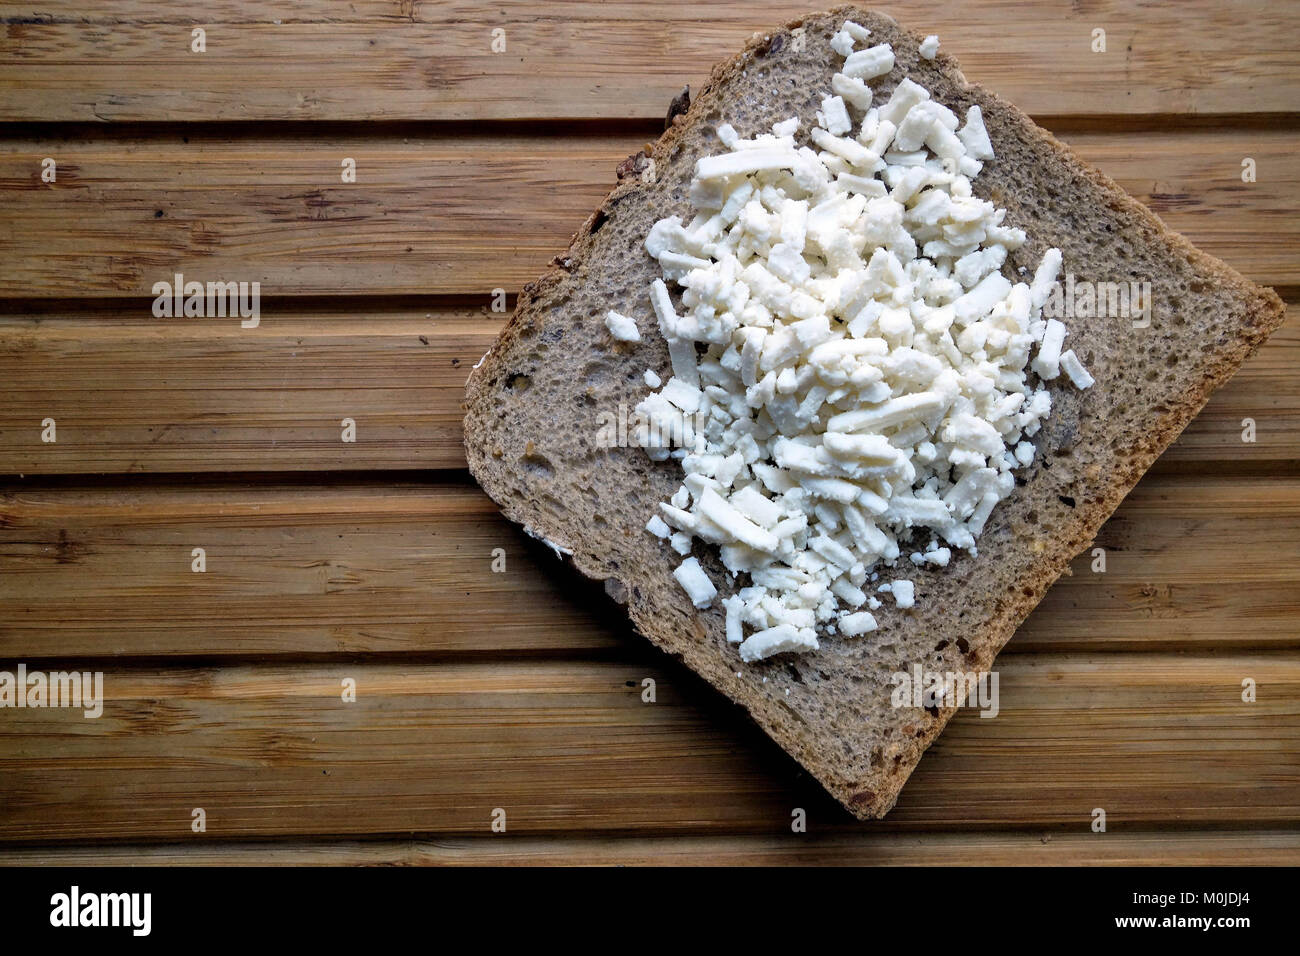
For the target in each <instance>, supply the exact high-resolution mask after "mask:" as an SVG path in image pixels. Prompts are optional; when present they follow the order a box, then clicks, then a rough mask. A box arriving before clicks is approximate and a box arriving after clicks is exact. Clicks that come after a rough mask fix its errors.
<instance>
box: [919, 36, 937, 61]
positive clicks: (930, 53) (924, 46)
mask: <svg viewBox="0 0 1300 956" xmlns="http://www.w3.org/2000/svg"><path fill="white" fill-rule="evenodd" d="M919 52H920V54H921V56H922V57H924V58H925V59H927V60H933V59H934V57H935V54H937V53H938V52H939V38H938V37H937V36H935V35H934V34H933V33H931V34H930V35H929V36H928V37H926V38H925V39H924V40H922V41H921V47H920V51H919Z"/></svg>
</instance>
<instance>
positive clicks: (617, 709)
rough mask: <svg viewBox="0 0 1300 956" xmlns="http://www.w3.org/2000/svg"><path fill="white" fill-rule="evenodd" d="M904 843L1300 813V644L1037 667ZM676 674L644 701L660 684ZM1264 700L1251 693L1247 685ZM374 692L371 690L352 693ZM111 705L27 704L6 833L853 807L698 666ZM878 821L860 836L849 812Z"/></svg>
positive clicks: (930, 770) (365, 668)
mask: <svg viewBox="0 0 1300 956" xmlns="http://www.w3.org/2000/svg"><path fill="white" fill-rule="evenodd" d="M999 671H1000V675H1001V695H1000V702H1001V713H1000V714H999V716H998V717H997V718H995V719H993V720H986V719H981V718H980V717H979V716H978V715H977V714H976V713H974V712H972V711H969V710H967V711H964V712H962V713H961V714H959V715H958V717H957V718H956V719H955V720H954V721H953V723H952V724H951V725H950V726H949V728H948V730H947V731H946V732H945V734H944V735H943V737H941V738H940V740H939V741H938V743H937V744H936V745H935V746H934V747H933V748H932V750H931V751H930V753H929V754H928V755H927V756H926V758H925V759H924V760H923V761H922V763H921V765H920V767H919V768H918V770H917V772H916V774H915V775H914V776H913V778H912V780H911V781H910V782H909V784H908V786H907V788H906V789H905V790H904V791H903V796H902V798H901V799H900V802H899V804H898V807H897V808H896V809H895V811H894V813H893V814H892V815H891V816H890V817H889V818H888V819H887V820H886V821H885V823H884V824H883V825H882V826H881V829H892V828H895V827H908V826H913V827H914V826H918V825H928V826H933V827H943V828H949V829H951V828H962V827H966V826H975V827H990V826H992V827H1002V828H1007V827H1013V826H1016V827H1036V826H1044V825H1058V826H1062V827H1063V828H1067V829H1068V828H1073V831H1074V832H1076V833H1083V834H1087V833H1089V832H1090V824H1091V820H1092V817H1091V814H1092V811H1093V810H1094V808H1097V807H1101V808H1103V809H1105V810H1106V813H1107V828H1108V830H1113V831H1122V830H1124V829H1126V828H1130V827H1142V826H1145V825H1150V824H1153V823H1157V822H1159V823H1173V822H1177V823H1178V824H1179V825H1181V826H1194V825H1197V824H1204V825H1207V826H1214V825H1224V824H1228V823H1229V822H1230V823H1232V824H1233V825H1240V824H1255V825H1258V826H1264V827H1267V826H1278V825H1284V824H1289V823H1294V822H1296V821H1297V820H1300V703H1298V702H1297V701H1298V700H1300V696H1298V695H1300V661H1297V660H1296V658H1295V656H1294V655H1264V656H1236V655H1213V656H1203V657H1197V656H1181V657H1180V656H1174V655H1167V654H1166V655H1146V654H1113V655H1101V656H1096V657H1087V656H1079V655H1074V656H1068V657H1067V656H1056V655H1034V656H1026V655H1014V656H1010V657H1007V658H1006V659H1004V660H1003V661H1002V662H1001V663H1000V667H999ZM646 677H651V678H653V679H655V680H656V682H657V683H656V686H657V702H656V703H643V702H642V699H641V681H642V680H643V679H644V678H646ZM1247 677H1251V678H1254V679H1255V680H1257V681H1258V683H1259V699H1258V701H1257V702H1255V703H1251V704H1246V703H1243V702H1242V701H1241V699H1240V695H1241V682H1242V680H1243V679H1244V678H1247ZM346 678H353V679H355V680H356V683H357V690H358V697H357V700H356V701H355V702H354V703H345V702H343V701H342V700H341V699H340V696H341V695H340V687H341V682H342V681H343V680H344V679H346ZM104 687H105V697H106V698H107V702H106V705H105V710H104V714H103V716H102V717H100V718H98V719H89V720H88V719H85V718H84V717H83V716H82V714H81V712H80V711H70V710H67V709H22V710H17V709H15V710H9V711H6V712H5V714H4V723H3V732H0V773H3V778H4V780H5V788H4V791H3V793H2V794H0V839H4V840H10V841H41V840H64V841H68V840H74V839H75V840H78V841H87V840H96V839H129V840H135V841H150V840H177V839H183V838H187V837H189V835H190V826H191V811H192V809H193V808H196V807H197V808H202V809H203V810H204V811H205V812H206V820H207V836H206V838H208V839H233V838H244V837H250V836H265V837H271V836H293V835H303V834H314V835H330V834H335V835H358V834H383V833H411V832H457V833H471V834H479V835H483V836H490V835H491V831H490V829H489V828H490V823H491V814H492V811H493V810H494V808H498V807H500V808H504V809H505V810H506V814H507V826H508V830H509V831H510V832H514V833H518V834H528V833H540V832H546V831H555V830H562V831H567V832H572V831H574V830H614V829H617V830H629V829H632V830H639V831H641V832H643V833H645V834H646V835H651V834H654V833H667V832H708V833H716V828H718V827H729V828H732V829H733V830H735V829H746V830H750V829H752V830H756V831H765V832H767V833H771V834H776V833H786V832H789V827H790V814H791V811H792V808H795V807H802V808H804V809H805V810H806V811H807V813H808V817H809V820H810V827H811V828H812V829H814V830H822V829H823V828H830V827H835V826H837V825H845V824H846V823H847V817H846V815H845V813H844V811H843V810H842V809H841V808H839V807H838V806H837V805H834V804H832V803H831V801H830V800H829V798H828V797H827V796H826V795H825V794H824V793H822V792H821V791H820V790H819V789H818V788H817V787H816V786H815V785H814V784H813V782H812V781H811V779H810V778H807V777H806V776H799V775H796V773H795V772H794V768H793V767H792V766H791V764H790V762H789V761H788V758H786V757H785V756H784V755H783V754H780V753H779V752H777V751H776V750H775V748H774V747H773V746H772V745H771V744H770V742H767V741H766V739H765V738H763V737H762V735H761V734H760V733H759V732H758V731H757V729H755V728H753V727H751V726H748V725H746V724H744V723H743V722H742V721H741V719H740V717H739V715H738V713H736V712H735V711H734V710H733V709H731V708H730V707H728V706H726V705H723V704H722V703H721V702H720V701H719V700H718V699H717V697H716V695H714V694H713V693H712V691H710V690H708V689H707V688H703V687H701V686H699V685H698V683H697V682H696V681H695V680H694V679H693V678H687V677H686V675H684V674H683V673H682V672H681V671H680V670H678V669H675V668H671V667H660V666H646V665H644V664H642V663H605V664H593V663H582V662H564V663H531V664H515V665H512V664H509V663H505V662H494V663H490V664H443V665H420V664H411V665H394V664H369V665H367V664H332V665H296V666H259V667H231V668H205V669H175V668H173V669H167V670H164V671H154V670H151V669H147V668H120V669H116V668H111V667H110V668H108V671H107V673H106V674H105V684H104ZM848 825H849V826H854V825H853V824H848Z"/></svg>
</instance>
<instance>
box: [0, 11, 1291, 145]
mask: <svg viewBox="0 0 1300 956" xmlns="http://www.w3.org/2000/svg"><path fill="white" fill-rule="evenodd" d="M806 6H808V5H807V4H805V5H802V6H801V5H797V4H796V5H794V6H792V5H790V4H789V3H786V2H777V0H760V2H755V3H745V4H741V3H733V4H725V3H714V4H710V5H709V6H707V7H700V6H699V5H698V4H696V3H692V2H690V0H671V2H666V3H657V4H653V5H646V4H643V3H632V2H620V3H594V2H592V3H580V2H568V3H544V2H540V0H534V2H512V3H502V4H499V5H494V6H488V7H485V6H483V5H481V4H475V3H470V2H467V0H461V2H456V3H439V4H431V3H415V2H409V0H404V2H401V3H391V2H378V0H358V2H353V3H349V4H347V5H346V6H339V5H338V4H337V3H332V2H330V0H312V2H306V3H302V2H284V0H282V2H272V3H260V4H258V5H257V6H256V7H249V6H248V5H247V4H245V3H241V2H238V0H215V2H207V3H204V4H202V5H201V6H199V7H197V8H196V7H195V6H193V5H182V4H177V3H172V4H158V3H149V2H145V0H132V2H125V3H123V2H118V3H114V4H111V5H109V6H107V7H105V6H104V5H91V4H86V3H72V2H54V3H48V2H47V3H41V4H38V5H31V4H25V3H5V4H2V5H0V17H2V18H3V21H0V22H3V25H4V33H3V34H2V35H0V62H3V63H4V69H3V70H2V71H0V119H3V120H42V121H45V120H53V121H59V120H63V121H66V120H157V119H167V120H173V119H188V120H199V121H202V120H210V119H235V120H300V119H367V120H373V119H417V120H424V119H484V118H510V119H513V118H520V117H543V118H550V117H567V118H589V117H626V116H642V117H660V116H662V115H663V112H664V108H665V106H666V104H667V102H668V100H669V98H670V97H671V96H672V95H673V94H675V93H676V92H677V91H678V90H679V89H681V87H682V85H683V84H684V83H687V82H689V83H691V84H692V85H693V86H696V87H698V86H699V85H700V84H701V83H702V82H703V81H704V79H705V78H706V77H707V75H708V71H709V69H710V68H711V66H712V65H713V64H714V63H715V62H718V61H720V60H724V59H726V58H728V57H729V56H731V55H732V54H733V53H734V52H736V51H737V50H738V49H739V48H740V46H741V44H742V43H743V42H744V41H745V40H746V39H747V38H748V36H749V35H750V34H751V33H752V32H754V31H762V30H768V29H771V28H773V27H775V26H777V25H779V24H781V23H783V22H785V21H787V20H789V19H791V18H792V17H794V16H797V15H798V13H799V12H800V11H801V9H803V7H806ZM814 6H815V5H814ZM874 6H876V7H877V8H878V9H882V10H884V11H885V12H888V13H891V14H893V15H894V16H895V17H896V18H898V19H899V21H900V22H901V23H902V24H903V25H904V26H907V27H909V28H911V29H913V30H915V31H917V32H919V33H921V34H925V33H931V32H938V33H939V35H940V37H941V39H942V40H943V44H944V50H945V51H947V52H951V53H953V54H954V55H956V56H957V57H958V58H959V59H960V61H961V64H962V67H963V69H964V70H965V72H966V74H967V76H969V77H970V78H971V79H973V80H976V81H979V82H982V83H986V84H987V85H989V86H990V87H992V88H993V89H994V90H996V91H997V92H999V93H1001V94H1002V95H1004V96H1006V97H1008V98H1009V99H1011V100H1012V101H1014V102H1016V103H1018V104H1020V105H1021V107H1022V108H1024V109H1026V110H1028V111H1029V112H1031V113H1051V114H1058V115H1059V114H1061V113H1066V112H1068V113H1075V114H1086V115H1093V114H1104V115H1112V116H1114V115H1119V116H1128V115H1134V114H1143V113H1195V114H1201V115H1206V114H1228V115H1237V114H1238V113H1240V112H1241V111H1242V110H1243V109H1250V110H1253V111H1256V112H1259V113H1289V112H1294V110H1295V108H1296V103H1297V102H1298V101H1300V59H1298V58H1297V53H1296V50H1295V46H1294V44H1293V43H1292V42H1291V41H1292V39H1293V38H1294V37H1295V35H1296V33H1297V29H1300V13H1298V12H1297V10H1296V8H1295V7H1294V5H1288V4H1274V3H1268V2H1265V0H1250V2H1246V3H1238V4H1232V5H1230V6H1225V5H1222V4H1219V3H1215V2H1213V0H1195V2H1184V3H1180V4H1176V5H1161V4H1144V5H1140V6H1134V5H1131V4H1128V3H1123V2H1120V0H1101V2H1097V3H1089V4H1074V5H1071V6H1063V5H1061V4H1057V3H1051V2H1048V0H1034V2H1028V3H1026V2H1018V0H996V2H975V0H968V2H946V0H917V2H909V3H906V4H903V3H885V4H879V5H874ZM196 25H197V26H203V27H204V28H205V29H206V31H207V52H205V53H202V54H195V53H192V52H190V31H191V28H192V27H194V26H196ZM497 28H501V29H504V30H505V31H506V32H505V35H506V41H507V44H506V50H505V52H503V53H500V54H493V53H492V52H491V43H492V30H494V29H497ZM1097 28H1101V29H1104V30H1106V34H1107V36H1106V40H1107V52H1105V53H1094V52H1092V50H1091V41H1092V31H1093V30H1094V29H1097ZM1188 51H1195V52H1194V53H1190V52H1188ZM160 76H164V77H166V78H167V82H166V83H159V82H158V78H159V77H160Z"/></svg>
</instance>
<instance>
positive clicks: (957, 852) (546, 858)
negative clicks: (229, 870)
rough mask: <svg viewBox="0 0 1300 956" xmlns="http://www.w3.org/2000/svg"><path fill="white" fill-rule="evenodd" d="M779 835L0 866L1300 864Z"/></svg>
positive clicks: (1164, 848) (1218, 847)
mask: <svg viewBox="0 0 1300 956" xmlns="http://www.w3.org/2000/svg"><path fill="white" fill-rule="evenodd" d="M860 829H861V830H862V831H863V832H856V833H850V832H846V831H843V830H840V831H838V832H833V833H829V834H826V833H822V834H818V833H816V832H811V833H806V834H794V833H786V834H781V833H771V834H747V835H735V836H690V835H686V836H670V837H583V836H577V835H575V836H564V837H556V836H551V837H518V836H513V835H509V834H508V833H507V834H498V835H496V836H491V837H477V836H446V837H441V838H438V839H436V840H411V839H407V840H365V841H362V840H333V841H325V840H320V841H305V840H304V841H293V842H289V841H279V840H277V841H269V842H256V843H232V842H224V843H223V842H215V843H214V842H211V841H209V840H207V838H206V837H196V838H194V839H190V840H185V841H184V842H181V843H175V844H165V845H152V846H114V845H105V846H98V847H94V848H88V847H58V846H43V847H38V848H17V847H16V848H10V849H6V848H4V847H3V846H0V866H778V865H792V866H953V865H961V866H1295V865H1296V864H1297V863H1300V833H1297V832H1296V831H1294V830H1272V829H1258V830H1193V831H1145V832H1144V831H1136V832H1135V831H1132V830H1119V831H1107V832H1106V833H1104V834H1099V833H1091V832H1090V833H1086V834H1081V833H1078V832H1075V831H1074V830H1069V831H1062V830H1061V829H1059V828H1055V829H1050V830H1046V829H1045V830H1039V831H1037V832H1018V831H1017V832H1005V831H1003V832H998V831H995V832H984V833H981V832H971V833H926V834H924V835H921V834H918V833H906V832H897V831H896V832H879V831H876V830H873V829H867V828H860Z"/></svg>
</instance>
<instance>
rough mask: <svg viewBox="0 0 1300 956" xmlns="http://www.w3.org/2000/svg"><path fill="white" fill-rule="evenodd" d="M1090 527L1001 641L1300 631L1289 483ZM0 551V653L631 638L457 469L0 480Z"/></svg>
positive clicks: (1207, 490)
mask: <svg viewBox="0 0 1300 956" xmlns="http://www.w3.org/2000/svg"><path fill="white" fill-rule="evenodd" d="M1097 545H1098V546H1100V547H1104V548H1105V549H1106V550H1107V554H1106V570H1105V573H1101V574H1098V573H1094V572H1093V571H1092V565H1093V562H1094V558H1093V557H1092V555H1091V553H1085V554H1083V555H1081V556H1080V557H1079V558H1078V559H1076V560H1075V562H1074V565H1073V568H1072V574H1071V575H1069V576H1067V577H1064V578H1062V579H1061V580H1060V581H1059V582H1058V583H1057V585H1056V586H1055V587H1053V589H1052V590H1051V592H1049V594H1048V597H1047V599H1046V600H1045V601H1044V602H1043V604H1042V605H1041V606H1040V607H1039V608H1038V609H1037V610H1036V611H1035V612H1034V614H1033V615H1032V616H1031V617H1030V618H1029V620H1028V622H1027V623H1026V624H1025V625H1024V627H1022V628H1021V630H1020V632H1019V633H1018V634H1017V635H1016V637H1015V638H1014V639H1013V641H1012V643H1011V645H1010V647H1009V652H1019V651H1024V652H1045V651H1051V652H1061V651H1065V650H1074V651H1079V652H1081V653H1096V652H1098V651H1105V650H1147V651H1153V650H1168V651H1186V650H1201V651H1212V650H1214V649H1235V650H1241V649H1256V648H1272V649H1283V648H1291V649H1295V648H1300V632H1297V630H1296V628H1295V620H1296V618H1297V615H1298V613H1300V479H1295V478H1290V479H1277V478H1263V479H1254V480H1252V479H1244V478H1233V479H1211V478H1201V477H1186V478H1177V477H1162V476H1148V477H1147V478H1146V479H1144V480H1143V481H1142V483H1140V484H1139V485H1138V487H1137V489H1136V490H1135V491H1134V493H1133V494H1132V495H1131V496H1130V497H1129V499H1128V500H1127V501H1126V502H1125V503H1124V504H1123V505H1122V506H1121V507H1120V510H1119V511H1118V512H1117V514H1116V515H1115V516H1114V517H1113V518H1112V519H1111V521H1110V522H1109V523H1108V524H1107V525H1106V526H1105V527H1104V528H1103V529H1102V532H1101V534H1100V535H1099V536H1098V539H1097ZM195 547H202V548H204V549H205V551H206V562H207V564H206V567H207V570H206V571H205V572H204V573H202V574H198V573H194V572H193V571H191V569H190V568H191V550H192V549H193V548H195ZM496 548H501V549H503V550H504V556H505V561H506V564H505V568H506V570H505V572H504V573H494V572H493V571H492V570H491V565H492V561H493V551H494V549H496ZM0 566H3V567H4V568H5V570H6V572H7V573H6V574H4V575H3V576H0V665H2V664H3V662H4V661H6V660H9V659H13V660H17V659H20V658H23V657H26V658H28V659H32V658H35V659H50V658H62V659H68V658H77V657H81V656H90V657H95V658H108V657H113V658H128V659H129V658H131V657H172V656H188V657H200V658H210V659H220V658H222V657H229V656H237V657H242V658H265V657H303V656H306V655H320V654H326V655H336V656H337V655H346V654H363V653H364V654H384V653H388V654H397V653H400V654H405V655H408V656H414V657H416V658H418V657H419V656H420V655H425V656H427V655H431V654H433V655H443V656H446V657H447V658H448V659H452V658H453V657H454V656H455V655H465V654H474V655H478V656H482V657H488V658H490V657H494V656H495V655H498V654H503V653H506V654H509V653H527V654H530V655H534V656H535V655H540V654H552V655H566V656H567V655H582V654H588V655H593V654H594V655H598V656H599V655H608V654H611V653H614V654H636V655H649V654H650V648H649V645H648V644H647V643H646V642H644V641H643V640H642V639H641V638H640V637H638V636H636V635H635V634H634V633H633V632H632V629H631V626H630V625H629V623H628V622H627V619H626V617H625V615H624V614H623V613H622V611H621V609H619V608H617V606H615V605H614V604H613V602H612V601H609V600H608V599H607V598H606V597H605V595H604V593H603V591H602V589H601V588H600V587H599V586H598V585H594V584H590V583H588V582H586V581H585V580H584V579H582V578H581V577H580V576H579V575H577V574H576V573H573V572H571V571H570V570H569V569H567V568H565V567H561V566H560V565H559V562H557V561H556V560H555V557H554V555H553V554H552V553H551V552H550V551H549V550H548V549H547V548H545V547H544V546H543V545H540V544H538V543H537V542H533V541H532V540H531V539H529V538H527V537H526V536H525V535H523V534H522V533H521V532H520V531H519V530H518V529H517V528H515V527H514V526H512V525H510V524H509V523H508V522H506V521H505V520H504V519H503V518H501V517H500V516H499V515H498V514H497V512H496V508H495V506H494V505H493V504H492V502H491V501H490V500H489V499H488V498H487V497H486V496H485V495H483V494H482V493H481V492H480V491H478V489H477V488H475V487H473V486H470V485H454V484H453V485H445V486H430V485H422V484H418V483H411V482H404V483H400V484H399V483H397V482H394V481H391V480H385V481H374V482H370V483H365V484H361V483H342V484H336V485H326V486H320V487H315V488H305V487H303V486H301V485H297V486H295V485H280V486H275V485H271V484H269V483H267V482H260V483H258V484H255V485H251V486H241V485H238V484H232V483H223V484H207V485H203V484H197V485H195V486H193V487H171V486H168V485H161V486H158V487H155V488H142V489H127V490H121V489H103V488H83V489H78V488H76V487H60V488H54V489H46V490H42V489H39V488H32V489H30V490H15V491H8V492H5V493H3V494H2V495H0ZM524 608H526V609H527V613H526V614H525V613H523V612H522V610H521V609H524ZM647 659H648V658H647ZM0 713H2V712H0ZM0 719H3V718H2V717H0Z"/></svg>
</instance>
